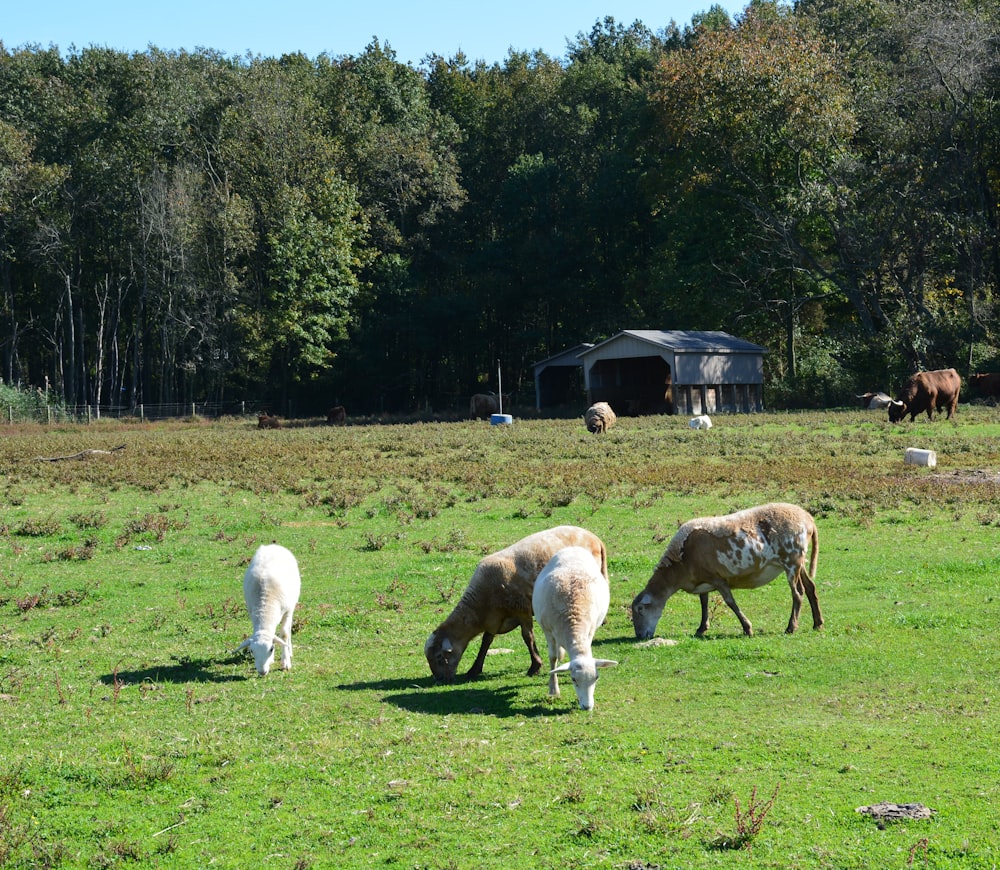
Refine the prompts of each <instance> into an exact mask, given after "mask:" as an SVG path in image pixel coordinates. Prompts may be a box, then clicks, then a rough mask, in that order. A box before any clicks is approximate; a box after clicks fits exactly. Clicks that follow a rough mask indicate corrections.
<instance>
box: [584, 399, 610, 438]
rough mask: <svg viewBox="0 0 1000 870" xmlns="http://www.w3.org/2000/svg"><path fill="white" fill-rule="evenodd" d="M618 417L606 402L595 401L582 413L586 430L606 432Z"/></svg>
mask: <svg viewBox="0 0 1000 870" xmlns="http://www.w3.org/2000/svg"><path fill="white" fill-rule="evenodd" d="M617 419H618V418H617V417H616V416H615V412H614V411H613V410H612V409H611V406H610V405H609V404H608V403H607V402H595V403H594V404H593V405H591V406H590V407H589V408H587V411H586V413H585V414H584V415H583V421H584V422H585V423H586V424H587V431H588V432H607V431H608V429H610V428H611V427H612V426H614V425H615V421H616V420H617Z"/></svg>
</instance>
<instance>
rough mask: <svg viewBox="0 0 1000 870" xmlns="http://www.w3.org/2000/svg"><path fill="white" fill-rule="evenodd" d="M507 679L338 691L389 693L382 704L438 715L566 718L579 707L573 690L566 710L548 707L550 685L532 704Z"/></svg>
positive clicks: (376, 683) (364, 685)
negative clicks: (503, 680)
mask: <svg viewBox="0 0 1000 870" xmlns="http://www.w3.org/2000/svg"><path fill="white" fill-rule="evenodd" d="M501 679H505V677H503V675H500V676H497V677H489V676H483V677H476V678H472V679H469V678H468V677H464V676H460V677H459V678H458V680H457V681H456V682H455V683H452V684H451V685H444V684H442V683H438V682H436V681H435V680H434V678H433V677H422V678H418V679H411V680H371V681H368V682H360V683H345V684H342V685H339V686H337V688H338V689H346V690H348V691H373V692H386V693H387V694H385V695H383V696H382V697H381V700H382V701H384V702H385V703H387V704H393V705H395V706H396V707H399V708H401V709H403V710H409V711H410V712H412V713H431V714H435V715H439V716H440V715H448V714H467V715H471V716H497V717H500V718H506V717H508V716H564V715H566V714H567V713H572V712H573V711H574V709H575V707H576V695H575V694H574V693H573V691H572V687H570V699H572V701H573V705H572V706H570V704H569V703H568V702H567V703H566V704H565V706H563V705H562V704H561V702H559V701H557V702H555V703H554V704H550V703H548V702H547V701H546V700H545V698H546V695H545V692H546V689H547V686H548V683H547V682H545V681H544V680H540V681H539V683H538V699H537V701H534V700H533V701H532V702H530V703H528V702H526V701H525V699H524V698H521V697H520V695H521V694H522V691H523V688H524V687H523V685H517V686H512V685H510V684H508V683H503V684H501V683H500V680H501Z"/></svg>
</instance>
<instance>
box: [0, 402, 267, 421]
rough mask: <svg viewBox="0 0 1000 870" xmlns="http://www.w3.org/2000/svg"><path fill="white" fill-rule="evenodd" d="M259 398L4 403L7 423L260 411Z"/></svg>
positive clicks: (172, 417) (210, 415) (233, 414)
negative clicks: (150, 402) (95, 403)
mask: <svg viewBox="0 0 1000 870" xmlns="http://www.w3.org/2000/svg"><path fill="white" fill-rule="evenodd" d="M263 407H264V405H262V404H261V403H260V402H247V401H239V402H172V403H167V404H160V405H147V404H138V405H34V406H25V405H7V406H6V407H4V409H3V414H4V416H3V420H4V422H6V423H10V424H13V423H94V422H97V421H98V420H102V419H111V420H124V419H131V420H138V421H146V420H177V419H181V420H183V419H194V418H210V419H214V418H218V417H244V416H246V415H248V414H252V415H256V414H259V413H260V411H261V409H262V408H263Z"/></svg>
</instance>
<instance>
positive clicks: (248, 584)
mask: <svg viewBox="0 0 1000 870" xmlns="http://www.w3.org/2000/svg"><path fill="white" fill-rule="evenodd" d="M300 588H301V580H300V578H299V565H298V562H296V561H295V556H293V555H292V554H291V552H290V551H289V550H286V549H285V548H284V547H282V546H281V545H280V544H265V545H264V546H262V547H258V549H257V552H256V553H254V556H253V559H251V560H250V566H249V567H248V568H247V570H246V573H245V574H244V575H243V599H244V600H245V601H246V605H247V611H248V612H249V613H250V621H251V622H252V623H253V634H252V635H250V637H248V638H247V639H246V640H245V641H243V643H241V644H240V645H239V646H238V647H237V648H236V649H235V650H234V652H239V651H240V650H243V649H246V648H247V647H250V651H251V652H252V653H253V658H254V664H255V665H256V667H257V673H258V674H260V675H261V676H264V675H266V674H267V672H268V671H269V670H270V669H271V664H272V662H273V661H274V645H275V644H279V645H280V646H281V667H282V669H283V670H286V671H287V670H288V669H289V668H291V666H292V615H293V614H294V612H295V605H296V604H298V601H299V590H300Z"/></svg>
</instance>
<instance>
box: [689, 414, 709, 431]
mask: <svg viewBox="0 0 1000 870" xmlns="http://www.w3.org/2000/svg"><path fill="white" fill-rule="evenodd" d="M688 426H689V427H690V428H691V429H711V428H712V419H711V417H709V416H707V415H706V414H701V415H700V416H698V417H692V418H691V419H690V420H688Z"/></svg>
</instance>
